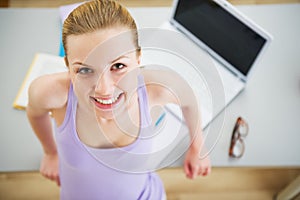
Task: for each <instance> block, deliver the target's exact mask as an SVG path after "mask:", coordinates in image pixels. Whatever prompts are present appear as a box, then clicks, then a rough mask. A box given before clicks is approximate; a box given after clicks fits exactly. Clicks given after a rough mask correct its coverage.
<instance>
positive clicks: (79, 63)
mask: <svg viewBox="0 0 300 200" xmlns="http://www.w3.org/2000/svg"><path fill="white" fill-rule="evenodd" d="M72 65H82V66H85V67H90V68H92V67H93V66H92V65H88V64H85V63H82V62H74V63H72Z"/></svg>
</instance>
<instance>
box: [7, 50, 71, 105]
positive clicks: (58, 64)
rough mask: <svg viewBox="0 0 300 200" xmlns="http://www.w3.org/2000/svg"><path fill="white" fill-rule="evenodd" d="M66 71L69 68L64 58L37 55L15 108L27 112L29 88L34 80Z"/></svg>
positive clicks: (42, 54) (16, 100)
mask: <svg viewBox="0 0 300 200" xmlns="http://www.w3.org/2000/svg"><path fill="white" fill-rule="evenodd" d="M66 71H68V68H67V67H66V65H65V61H64V58H63V57H60V56H56V55H52V54H47V53H36V54H35V56H34V58H33V60H32V63H31V65H30V67H29V69H28V71H27V74H26V76H25V78H24V80H23V83H22V85H21V87H20V89H19V91H18V93H17V96H16V98H15V100H14V102H13V107H14V108H16V109H20V110H25V108H26V106H27V104H28V88H29V86H30V84H31V82H32V81H33V80H34V79H36V78H37V77H39V76H42V75H46V74H52V73H58V72H66Z"/></svg>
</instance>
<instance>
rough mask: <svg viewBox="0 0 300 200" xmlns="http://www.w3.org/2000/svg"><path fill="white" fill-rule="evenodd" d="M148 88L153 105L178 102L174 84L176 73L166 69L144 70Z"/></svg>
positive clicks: (150, 101) (143, 73)
mask: <svg viewBox="0 0 300 200" xmlns="http://www.w3.org/2000/svg"><path fill="white" fill-rule="evenodd" d="M141 72H142V75H143V77H144V80H145V85H146V88H147V93H148V98H149V103H150V104H152V105H165V104H167V103H177V100H176V99H177V97H176V92H174V85H173V84H172V82H173V79H174V76H176V74H173V73H172V72H171V73H170V72H169V71H164V70H148V69H147V70H142V71H141Z"/></svg>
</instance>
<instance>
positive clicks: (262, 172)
mask: <svg viewBox="0 0 300 200" xmlns="http://www.w3.org/2000/svg"><path fill="white" fill-rule="evenodd" d="M120 1H121V2H122V3H123V4H124V5H125V6H129V7H136V6H171V4H172V0H120ZM229 1H230V2H231V3H232V4H235V5H237V4H271V3H276V4H277V3H300V0H229ZM75 2H78V0H60V1H53V0H10V1H8V0H0V7H57V6H60V5H65V4H70V3H75ZM158 173H159V175H160V177H161V178H162V180H163V182H164V185H165V188H166V191H167V197H168V200H198V199H205V200H206V199H207V200H215V199H216V200H219V199H222V200H226V199H228V200H229V199H230V200H235V199H237V200H240V199H245V200H246V199H251V200H252V199H255V200H260V199H262V200H272V199H273V198H274V196H275V195H276V194H277V192H278V191H280V190H281V189H282V188H284V187H285V186H286V185H287V184H288V183H289V182H291V181H292V180H294V179H295V178H296V177H297V176H300V168H213V170H212V173H211V175H210V176H208V177H205V178H201V177H199V178H197V179H196V180H192V181H191V180H188V179H186V178H185V176H184V175H183V172H182V169H181V168H169V169H164V170H160V171H159V172H158ZM27 199H28V200H56V199H59V187H57V186H56V185H55V184H54V183H53V182H51V181H49V180H47V179H45V178H43V177H42V176H41V175H40V174H39V173H38V172H13V173H11V172H7V173H6V172H2V173H0V200H27ZM295 199H300V196H298V197H296V198H295Z"/></svg>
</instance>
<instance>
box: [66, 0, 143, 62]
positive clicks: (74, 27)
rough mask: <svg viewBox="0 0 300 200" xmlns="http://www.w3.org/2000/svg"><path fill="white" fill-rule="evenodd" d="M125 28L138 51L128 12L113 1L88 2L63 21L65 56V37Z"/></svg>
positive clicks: (135, 28) (132, 23)
mask: <svg viewBox="0 0 300 200" xmlns="http://www.w3.org/2000/svg"><path fill="white" fill-rule="evenodd" d="M118 26H121V27H127V28H128V29H130V30H131V31H132V32H133V39H134V43H135V46H136V48H137V50H138V51H140V47H139V44H138V35H137V26H136V23H135V21H134V19H133V18H132V16H131V15H130V13H129V12H128V10H127V9H126V8H125V7H124V6H122V5H121V4H119V3H118V2H116V1H114V0H93V1H88V2H86V3H84V4H82V5H80V6H78V7H77V8H76V9H74V10H73V11H72V12H71V13H70V15H69V16H68V17H67V19H66V20H65V21H64V25H63V31H62V42H63V46H64V50H65V54H66V56H67V52H68V51H67V49H68V45H67V37H68V36H69V35H81V34H85V33H92V32H95V31H97V30H100V29H106V28H113V27H118Z"/></svg>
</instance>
